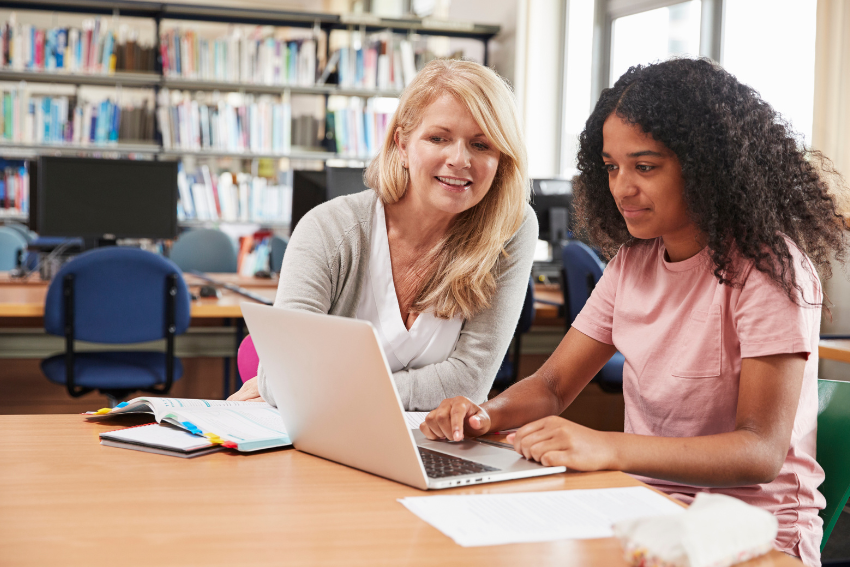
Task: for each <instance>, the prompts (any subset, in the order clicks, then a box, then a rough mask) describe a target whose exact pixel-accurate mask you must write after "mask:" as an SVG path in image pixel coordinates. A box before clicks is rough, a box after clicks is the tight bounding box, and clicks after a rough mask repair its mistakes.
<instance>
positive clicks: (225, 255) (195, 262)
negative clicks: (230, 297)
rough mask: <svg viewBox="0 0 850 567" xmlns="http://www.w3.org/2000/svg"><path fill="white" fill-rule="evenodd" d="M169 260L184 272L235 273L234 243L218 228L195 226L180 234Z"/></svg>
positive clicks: (235, 256) (235, 254)
mask: <svg viewBox="0 0 850 567" xmlns="http://www.w3.org/2000/svg"><path fill="white" fill-rule="evenodd" d="M170 257H171V261H172V262H174V263H175V264H177V265H178V266H179V267H180V269H181V270H183V271H184V272H191V271H192V270H197V271H199V272H221V273H236V258H237V253H236V244H235V243H234V242H233V240H232V239H231V238H230V237H229V236H227V235H226V234H225V233H223V232H222V231H220V230H215V229H212V228H196V229H193V230H188V231H186V232H184V233H183V234H181V235H180V236H179V237H178V238H177V241H176V242H175V243H174V246H172V247H171V256H170Z"/></svg>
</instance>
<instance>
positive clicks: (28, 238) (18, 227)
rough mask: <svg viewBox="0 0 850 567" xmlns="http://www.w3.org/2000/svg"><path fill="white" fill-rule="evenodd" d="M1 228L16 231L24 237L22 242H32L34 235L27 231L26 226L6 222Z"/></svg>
mask: <svg viewBox="0 0 850 567" xmlns="http://www.w3.org/2000/svg"><path fill="white" fill-rule="evenodd" d="M3 226H5V227H7V228H11V229H14V230H16V231H18V232H19V233H20V234H21V236H23V237H24V240H26V241H27V242H32V240H33V239H34V238H35V233H34V232H32V231H31V230H30V229H28V228H27V227H26V225H23V224H21V223H19V222H15V221H6V222H5V223H3Z"/></svg>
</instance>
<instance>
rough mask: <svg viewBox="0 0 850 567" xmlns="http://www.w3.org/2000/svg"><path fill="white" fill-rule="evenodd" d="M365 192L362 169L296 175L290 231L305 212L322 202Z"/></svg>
mask: <svg viewBox="0 0 850 567" xmlns="http://www.w3.org/2000/svg"><path fill="white" fill-rule="evenodd" d="M366 189H367V187H366V185H365V184H364V182H363V168H360V167H328V168H326V169H325V170H324V171H295V172H294V173H293V175H292V221H291V223H290V229H291V230H295V225H297V224H298V221H300V220H301V217H303V216H304V215H305V214H307V211H309V210H310V209H312V208H313V207H317V206H319V205H321V204H322V203H324V202H325V201H330V200H331V199H335V198H336V197H341V196H342V195H351V194H353V193H359V192H361V191H365V190H366Z"/></svg>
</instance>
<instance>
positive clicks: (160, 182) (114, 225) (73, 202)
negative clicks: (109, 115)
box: [30, 157, 177, 247]
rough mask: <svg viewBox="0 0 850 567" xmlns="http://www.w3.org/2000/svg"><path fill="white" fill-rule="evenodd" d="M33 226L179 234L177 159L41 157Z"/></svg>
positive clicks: (89, 237)
mask: <svg viewBox="0 0 850 567" xmlns="http://www.w3.org/2000/svg"><path fill="white" fill-rule="evenodd" d="M35 177H36V179H37V181H36V184H35V191H34V192H33V193H34V198H33V203H32V206H31V208H30V226H31V227H32V228H33V230H36V231H37V232H38V233H39V234H40V235H42V236H66V237H81V238H83V239H85V241H86V243H87V246H86V247H89V246H91V245H92V244H93V243H97V242H103V241H114V240H115V239H118V238H150V239H166V238H167V239H173V238H176V237H177V162H175V161H142V160H139V161H136V160H127V159H89V158H68V157H41V158H39V159H38V166H37V175H36V176H35Z"/></svg>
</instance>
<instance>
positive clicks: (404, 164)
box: [401, 161, 407, 169]
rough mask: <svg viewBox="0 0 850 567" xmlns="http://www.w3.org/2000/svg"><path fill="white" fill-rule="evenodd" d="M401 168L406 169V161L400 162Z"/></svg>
mask: <svg viewBox="0 0 850 567" xmlns="http://www.w3.org/2000/svg"><path fill="white" fill-rule="evenodd" d="M401 166H402V167H403V168H404V169H407V162H406V161H403V162H401Z"/></svg>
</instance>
